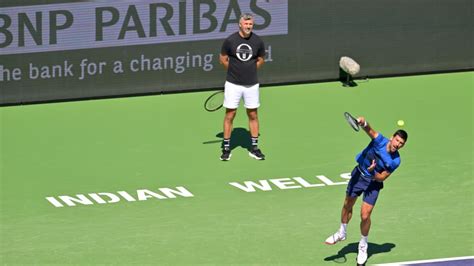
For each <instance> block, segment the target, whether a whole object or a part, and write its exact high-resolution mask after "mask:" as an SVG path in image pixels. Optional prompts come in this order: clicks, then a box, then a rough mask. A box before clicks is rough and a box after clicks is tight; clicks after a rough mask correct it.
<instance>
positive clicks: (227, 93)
mask: <svg viewBox="0 0 474 266" xmlns="http://www.w3.org/2000/svg"><path fill="white" fill-rule="evenodd" d="M259 87H260V84H258V83H257V84H255V85H252V86H244V85H237V84H234V83H231V82H228V81H226V82H225V85H224V107H225V108H228V109H237V107H239V102H240V99H241V98H244V106H245V108H247V109H256V108H258V107H259V106H260V97H259Z"/></svg>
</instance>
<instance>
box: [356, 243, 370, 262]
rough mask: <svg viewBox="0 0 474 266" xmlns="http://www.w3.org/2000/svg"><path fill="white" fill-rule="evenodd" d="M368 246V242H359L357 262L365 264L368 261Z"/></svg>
mask: <svg viewBox="0 0 474 266" xmlns="http://www.w3.org/2000/svg"><path fill="white" fill-rule="evenodd" d="M367 247H368V245H367V244H365V245H361V243H359V253H357V264H360V265H364V264H365V263H366V262H367V257H368V256H367Z"/></svg>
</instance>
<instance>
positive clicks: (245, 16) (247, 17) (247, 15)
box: [240, 13, 253, 20]
mask: <svg viewBox="0 0 474 266" xmlns="http://www.w3.org/2000/svg"><path fill="white" fill-rule="evenodd" d="M250 19H253V14H251V13H242V14H241V15H240V20H250Z"/></svg>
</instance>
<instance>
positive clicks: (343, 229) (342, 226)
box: [339, 223, 347, 236]
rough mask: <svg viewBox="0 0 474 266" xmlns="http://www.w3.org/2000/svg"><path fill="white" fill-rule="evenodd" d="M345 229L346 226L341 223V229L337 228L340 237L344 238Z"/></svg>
mask: <svg viewBox="0 0 474 266" xmlns="http://www.w3.org/2000/svg"><path fill="white" fill-rule="evenodd" d="M346 228H347V224H343V223H341V227H339V233H340V234H341V235H344V236H345V235H346Z"/></svg>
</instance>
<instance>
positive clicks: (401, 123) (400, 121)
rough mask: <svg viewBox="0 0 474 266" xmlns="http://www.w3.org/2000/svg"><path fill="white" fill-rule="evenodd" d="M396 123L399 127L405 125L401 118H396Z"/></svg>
mask: <svg viewBox="0 0 474 266" xmlns="http://www.w3.org/2000/svg"><path fill="white" fill-rule="evenodd" d="M397 125H398V126H399V127H403V126H404V125H405V121H403V120H398V121H397Z"/></svg>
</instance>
